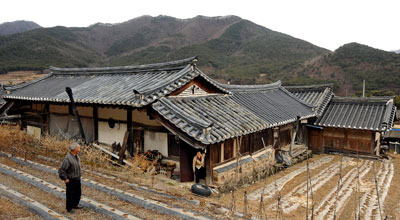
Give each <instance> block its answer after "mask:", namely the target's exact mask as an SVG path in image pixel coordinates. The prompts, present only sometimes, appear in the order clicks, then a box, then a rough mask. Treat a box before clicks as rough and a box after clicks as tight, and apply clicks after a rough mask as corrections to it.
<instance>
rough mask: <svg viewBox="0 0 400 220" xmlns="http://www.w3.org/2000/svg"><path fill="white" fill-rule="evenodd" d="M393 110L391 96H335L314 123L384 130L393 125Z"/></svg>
mask: <svg viewBox="0 0 400 220" xmlns="http://www.w3.org/2000/svg"><path fill="white" fill-rule="evenodd" d="M395 111H396V107H395V106H394V105H393V98H392V97H374V98H350V97H335V98H332V100H331V102H330V103H329V105H328V107H327V109H326V111H325V112H324V114H323V115H322V116H321V117H320V118H318V120H317V121H316V122H315V125H318V126H324V127H335V128H350V129H362V130H372V131H386V130H390V129H391V127H392V125H393V120H394V117H395Z"/></svg>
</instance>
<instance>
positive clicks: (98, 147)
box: [92, 143, 133, 167]
mask: <svg viewBox="0 0 400 220" xmlns="http://www.w3.org/2000/svg"><path fill="white" fill-rule="evenodd" d="M92 146H94V147H95V148H97V149H99V150H101V151H103V152H104V153H106V154H108V155H110V156H112V157H114V158H116V159H118V160H119V156H118V155H116V154H114V153H112V152H110V151H108V150H106V149H104V148H102V147H100V146H99V145H97V144H95V143H93V144H92ZM123 162H124V163H125V164H127V165H129V166H131V167H133V165H132V164H131V163H129V162H128V161H126V160H123Z"/></svg>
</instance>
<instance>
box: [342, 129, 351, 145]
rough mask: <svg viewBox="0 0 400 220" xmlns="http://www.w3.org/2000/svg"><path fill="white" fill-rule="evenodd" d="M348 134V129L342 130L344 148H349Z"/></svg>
mask: <svg viewBox="0 0 400 220" xmlns="http://www.w3.org/2000/svg"><path fill="white" fill-rule="evenodd" d="M348 136H349V134H348V130H347V129H345V130H344V146H343V148H346V149H349V146H350V144H349V138H348Z"/></svg>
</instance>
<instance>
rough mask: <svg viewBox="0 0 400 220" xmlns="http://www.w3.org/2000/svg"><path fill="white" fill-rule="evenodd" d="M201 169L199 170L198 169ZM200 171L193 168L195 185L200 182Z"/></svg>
mask: <svg viewBox="0 0 400 220" xmlns="http://www.w3.org/2000/svg"><path fill="white" fill-rule="evenodd" d="M200 169H201V168H200ZM200 169H197V167H196V168H194V175H195V177H196V183H199V182H200Z"/></svg>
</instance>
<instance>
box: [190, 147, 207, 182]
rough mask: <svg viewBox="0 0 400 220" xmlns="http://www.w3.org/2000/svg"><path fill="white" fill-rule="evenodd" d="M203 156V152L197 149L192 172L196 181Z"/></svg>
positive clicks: (202, 165) (202, 163) (202, 164)
mask: <svg viewBox="0 0 400 220" xmlns="http://www.w3.org/2000/svg"><path fill="white" fill-rule="evenodd" d="M204 157H205V153H204V154H202V153H201V152H200V151H197V154H196V156H194V158H193V173H194V176H195V181H196V183H199V182H200V169H201V168H202V167H204Z"/></svg>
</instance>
